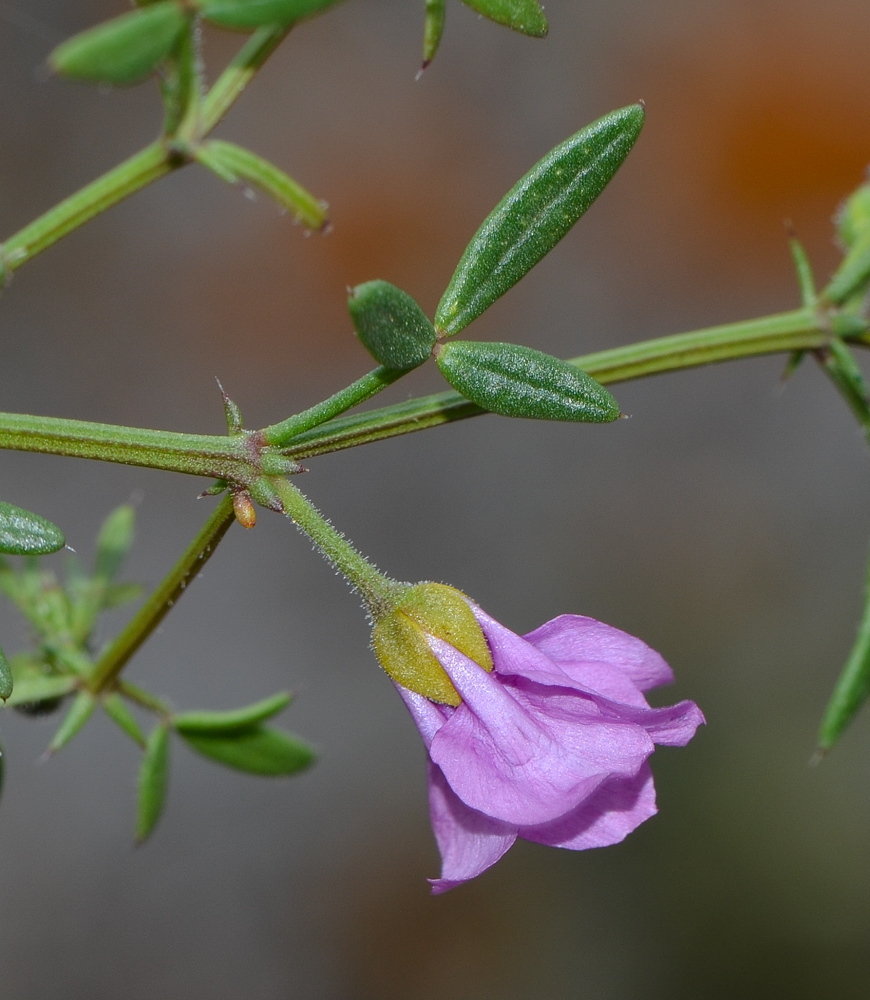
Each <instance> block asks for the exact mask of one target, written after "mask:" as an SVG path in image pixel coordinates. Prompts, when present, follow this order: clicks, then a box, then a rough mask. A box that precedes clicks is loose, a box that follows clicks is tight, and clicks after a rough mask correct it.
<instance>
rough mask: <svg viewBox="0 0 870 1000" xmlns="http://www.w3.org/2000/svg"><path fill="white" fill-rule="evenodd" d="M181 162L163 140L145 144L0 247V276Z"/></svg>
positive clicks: (16, 267) (24, 262) (15, 268)
mask: <svg viewBox="0 0 870 1000" xmlns="http://www.w3.org/2000/svg"><path fill="white" fill-rule="evenodd" d="M182 162H183V161H181V160H176V159H173V157H172V156H171V155H170V153H169V150H168V149H167V147H166V146H165V144H164V143H163V142H162V141H161V140H158V141H157V142H153V143H152V144H151V145H150V146H146V147H145V149H143V150H142V151H141V152H139V153H136V155H135V156H131V157H130V159H129V160H125V161H124V162H123V163H121V164H119V165H118V166H117V167H114V168H113V169H112V170H110V171H109V172H108V173H106V174H103V176H102V177H98V178H97V180H95V181H92V182H91V183H90V184H88V185H86V186H85V187H83V188H82V189H81V190H80V191H77V192H76V193H75V194H74V195H72V196H70V197H69V198H66V199H64V201H62V202H60V204H58V205H55V207H54V208H52V209H50V210H49V211H48V212H46V213H45V214H44V215H41V216H40V217H39V218H38V219H35V220H34V221H33V222H31V223H30V224H29V225H27V226H25V227H24V229H20V230H19V231H18V232H17V233H15V235H14V236H10V237H9V239H8V240H6V242H5V243H3V244H2V246H0V277H2V273H3V270H4V268H5V270H7V271H15V270H17V269H18V268H19V267H21V266H22V265H23V264H26V263H27V261H29V260H32V258H34V257H35V256H36V255H37V254H39V253H42V251H43V250H47V249H48V248H49V247H50V246H51V245H52V244H54V243H57V241H58V240H60V239H63V237H64V236H66V235H67V234H69V233H71V232H72V231H73V230H74V229H78V227H79V226H83V225H84V224H85V223H86V222H88V221H89V220H90V219H93V218H94V216H95V215H99V214H100V213H101V212H105V211H106V209H109V208H112V206H113V205H117V204H118V202H120V201H123V200H124V199H125V198H128V197H129V196H130V195H131V194H134V193H135V192H136V191H140V190H141V189H142V188H144V187H147V186H148V185H149V184H151V183H152V182H153V181H156V180H157V179H158V178H160V177H163V176H165V175H166V174H168V173H170V172H171V171H172V170H174V169H175V168H176V167H178V166H180V165H181V163H182Z"/></svg>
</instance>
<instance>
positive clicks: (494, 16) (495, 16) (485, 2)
mask: <svg viewBox="0 0 870 1000" xmlns="http://www.w3.org/2000/svg"><path fill="white" fill-rule="evenodd" d="M462 2H463V3H464V4H465V5H466V6H468V7H470V8H471V9H472V10H476V11H477V13H478V14H483V16H484V17H488V18H489V19H490V21H495V22H496V23H497V24H504V25H505V26H506V27H508V28H513V30H514V31H521V32H522V33H523V34H524V35H531V36H532V37H534V38H543V37H544V36H545V35H546V34H547V30H548V25H547V19H546V17H544V12H543V10H541V5H540V4H539V3H538V2H537V0H462Z"/></svg>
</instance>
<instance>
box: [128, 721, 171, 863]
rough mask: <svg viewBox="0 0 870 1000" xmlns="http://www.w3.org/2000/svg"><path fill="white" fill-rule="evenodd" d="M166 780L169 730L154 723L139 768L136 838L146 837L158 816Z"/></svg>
mask: <svg viewBox="0 0 870 1000" xmlns="http://www.w3.org/2000/svg"><path fill="white" fill-rule="evenodd" d="M168 783H169V730H168V729H167V728H166V726H165V725H163V724H161V725H159V726H156V727H155V728H154V729H153V730H152V732H151V735H150V736H149V737H148V742H147V744H146V746H145V753H144V755H143V757H142V764H141V766H140V768H139V809H138V814H137V817H136V840H137V842H138V843H140V844H141V843H142V841H143V840H147V839H148V837H149V836H150V835H151V832H152V831H153V830H154V827H155V826H156V825H157V821H158V820H159V819H160V814H161V813H162V812H163V806H164V803H165V802H166V789H167V785H168Z"/></svg>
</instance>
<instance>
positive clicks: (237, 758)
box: [179, 726, 314, 778]
mask: <svg viewBox="0 0 870 1000" xmlns="http://www.w3.org/2000/svg"><path fill="white" fill-rule="evenodd" d="M179 735H180V736H181V737H182V738H183V739H184V740H185V742H186V743H188V744H189V745H190V746H191V747H192V748H193V749H194V750H196V751H197V753H201V754H202V755H203V756H205V757H209V758H211V760H214V761H217V762H218V763H219V764H224V765H225V766H226V767H233V768H235V769H236V770H238V771H246V772H247V773H248V774H259V775H263V776H264V777H272V778H278V777H286V776H289V775H291V774H297V773H298V772H299V771H304V770H305V768H307V767H310V766H311V764H313V763H314V751H313V750H312V748H311V747H310V746H308V744H307V743H304V742H303V741H302V740H300V739H298V737H296V736H291V735H290V734H289V733H284V732H281V731H280V730H278V729H267V728H266V727H265V726H251V727H249V728H247V729H239V730H236V731H235V732H231V733H220V734H219V733H196V734H194V733H193V732H180V733H179Z"/></svg>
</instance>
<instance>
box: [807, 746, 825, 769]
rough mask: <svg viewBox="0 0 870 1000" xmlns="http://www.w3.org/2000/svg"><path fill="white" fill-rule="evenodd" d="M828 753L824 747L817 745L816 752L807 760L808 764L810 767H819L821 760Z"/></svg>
mask: <svg viewBox="0 0 870 1000" xmlns="http://www.w3.org/2000/svg"><path fill="white" fill-rule="evenodd" d="M827 753H828V751H827V750H825V749H823V748H822V747H817V748H816V752H815V753H814V754H813V755H812V757H810V759H809V760H808V761H807V766H808V767H818V766H819V764H821V762H822V761H823V760H824V758H825V757H826V756H827Z"/></svg>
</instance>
